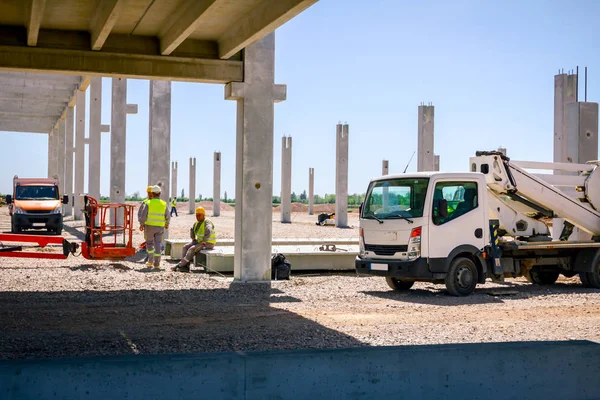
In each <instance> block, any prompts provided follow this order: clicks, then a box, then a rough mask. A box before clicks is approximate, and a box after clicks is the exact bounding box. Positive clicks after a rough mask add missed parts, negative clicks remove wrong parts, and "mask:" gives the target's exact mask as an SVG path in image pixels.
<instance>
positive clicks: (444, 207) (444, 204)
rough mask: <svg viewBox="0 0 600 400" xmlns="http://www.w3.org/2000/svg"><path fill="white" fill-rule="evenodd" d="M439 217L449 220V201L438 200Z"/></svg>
mask: <svg viewBox="0 0 600 400" xmlns="http://www.w3.org/2000/svg"><path fill="white" fill-rule="evenodd" d="M438 215H439V217H440V218H448V200H446V199H439V200H438Z"/></svg>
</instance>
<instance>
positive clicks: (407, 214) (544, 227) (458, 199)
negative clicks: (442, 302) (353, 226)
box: [355, 151, 600, 296]
mask: <svg viewBox="0 0 600 400" xmlns="http://www.w3.org/2000/svg"><path fill="white" fill-rule="evenodd" d="M526 169H536V170H554V171H562V172H561V173H562V175H550V174H534V173H530V172H528V171H526ZM470 170H471V172H462V173H449V172H420V173H405V174H398V175H386V176H382V177H378V178H375V179H372V180H371V182H370V184H369V187H368V189H367V193H366V196H365V201H364V202H363V204H362V205H361V210H360V241H359V242H360V252H359V255H358V256H357V258H356V261H355V268H356V271H357V272H358V273H361V274H369V275H376V276H384V277H385V278H386V281H387V283H388V285H389V286H390V287H391V288H392V289H394V290H398V291H402V290H408V289H410V288H411V287H412V286H413V284H414V282H416V281H426V282H434V283H443V284H445V285H446V288H447V290H448V292H449V293H450V294H451V295H454V296H466V295H469V294H470V293H472V292H473V291H474V290H475V286H476V285H477V284H478V283H484V282H485V281H486V279H488V278H489V279H491V280H492V281H495V282H498V281H504V278H505V277H518V276H525V277H526V278H527V279H528V280H529V281H530V282H532V283H535V284H541V285H549V284H553V283H555V282H556V280H557V279H558V277H559V275H560V274H563V275H565V276H567V277H572V276H575V275H576V274H579V276H580V278H581V282H582V283H583V285H584V286H586V287H592V288H600V212H599V211H598V210H597V209H600V163H599V162H596V161H594V162H589V163H587V164H559V163H539V162H519V161H511V160H510V159H509V158H508V157H506V156H505V155H503V154H502V153H500V152H496V151H490V152H477V153H476V156H475V157H471V159H470ZM551 223H552V224H553V225H554V228H555V230H556V228H560V230H559V235H558V236H559V237H555V240H553V239H552V237H551V229H550V227H549V225H550V224H551ZM559 224H560V225H559Z"/></svg>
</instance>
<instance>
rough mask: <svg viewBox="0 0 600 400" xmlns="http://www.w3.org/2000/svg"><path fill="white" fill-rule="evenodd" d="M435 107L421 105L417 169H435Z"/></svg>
mask: <svg viewBox="0 0 600 400" xmlns="http://www.w3.org/2000/svg"><path fill="white" fill-rule="evenodd" d="M434 117H435V109H434V106H432V105H428V106H425V105H420V106H419V123H418V144H417V146H418V149H417V171H434V168H435V157H434V153H433V143H434V140H433V120H434Z"/></svg>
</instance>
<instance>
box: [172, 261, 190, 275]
mask: <svg viewBox="0 0 600 400" xmlns="http://www.w3.org/2000/svg"><path fill="white" fill-rule="evenodd" d="M184 262H185V260H181V261H180V262H179V264H177V265H176V266H175V267H173V271H179V272H190V265H189V264H185V265H183V264H182V263H184Z"/></svg>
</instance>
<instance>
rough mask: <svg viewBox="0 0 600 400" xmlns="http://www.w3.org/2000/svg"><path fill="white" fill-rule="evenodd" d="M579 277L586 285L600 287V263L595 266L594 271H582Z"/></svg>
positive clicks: (594, 287)
mask: <svg viewBox="0 0 600 400" xmlns="http://www.w3.org/2000/svg"><path fill="white" fill-rule="evenodd" d="M579 279H581V283H582V284H583V286H584V287H588V288H592V289H600V263H598V264H596V265H595V266H594V270H593V271H592V272H580V273H579Z"/></svg>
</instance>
